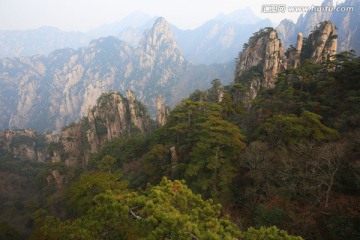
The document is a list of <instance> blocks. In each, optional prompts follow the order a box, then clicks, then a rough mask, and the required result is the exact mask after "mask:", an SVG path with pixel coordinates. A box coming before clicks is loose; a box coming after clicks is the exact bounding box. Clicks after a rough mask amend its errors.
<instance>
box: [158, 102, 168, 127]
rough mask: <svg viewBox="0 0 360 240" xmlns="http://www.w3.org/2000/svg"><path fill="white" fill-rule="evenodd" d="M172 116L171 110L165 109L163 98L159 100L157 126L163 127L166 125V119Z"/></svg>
mask: <svg viewBox="0 0 360 240" xmlns="http://www.w3.org/2000/svg"><path fill="white" fill-rule="evenodd" d="M169 114H170V109H169V108H168V107H165V105H164V102H163V98H162V96H158V99H157V125H158V127H162V126H164V125H165V123H166V119H167V117H168V116H169Z"/></svg>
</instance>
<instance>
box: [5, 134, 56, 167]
mask: <svg viewBox="0 0 360 240" xmlns="http://www.w3.org/2000/svg"><path fill="white" fill-rule="evenodd" d="M51 141H57V136H56V134H55V133H44V134H39V133H37V132H36V131H34V130H32V129H26V130H5V131H3V132H0V150H1V151H4V152H7V153H9V154H11V156H12V157H14V158H15V159H20V160H30V161H34V162H45V161H46V159H47V158H48V153H47V148H48V144H49V143H50V142H51Z"/></svg>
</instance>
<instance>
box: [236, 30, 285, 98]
mask: <svg viewBox="0 0 360 240" xmlns="http://www.w3.org/2000/svg"><path fill="white" fill-rule="evenodd" d="M244 47H245V48H244V50H243V51H242V52H241V53H240V55H239V58H238V61H237V65H236V69H235V82H236V83H243V84H246V85H247V87H248V89H249V91H248V95H247V96H244V97H245V99H244V100H245V101H246V102H247V101H249V100H250V101H251V100H252V99H254V98H255V97H256V95H257V92H258V90H259V89H260V88H261V87H264V88H272V87H273V86H274V81H275V79H276V77H277V74H278V72H279V71H280V70H281V69H283V68H285V64H286V61H284V60H285V55H284V49H283V47H282V44H281V42H280V40H279V38H278V37H277V33H276V31H275V30H274V29H272V28H265V29H263V30H260V31H259V32H257V33H255V34H254V36H253V37H251V38H250V40H249V43H248V44H246V45H245V46H244ZM249 79H251V80H250V81H249ZM246 99H247V100H246Z"/></svg>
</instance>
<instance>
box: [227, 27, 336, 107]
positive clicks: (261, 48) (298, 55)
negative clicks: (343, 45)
mask: <svg viewBox="0 0 360 240" xmlns="http://www.w3.org/2000/svg"><path fill="white" fill-rule="evenodd" d="M336 47H337V33H336V28H335V26H334V24H333V23H331V22H329V21H325V22H322V23H321V24H320V25H319V27H317V28H315V29H314V31H313V32H312V33H311V34H310V35H309V36H308V38H306V39H305V40H304V38H303V34H302V33H299V34H298V37H297V41H296V45H295V47H290V48H289V49H288V50H287V52H284V48H283V45H282V43H281V40H280V39H279V38H278V35H277V32H276V31H275V30H274V29H272V28H265V29H262V30H260V31H259V32H257V33H255V34H254V36H253V37H251V38H250V39H249V42H248V43H247V44H245V45H244V49H243V51H242V52H241V53H240V54H239V58H238V60H237V65H236V70H235V78H234V83H235V84H237V83H240V84H243V85H244V87H245V89H246V90H245V92H244V93H243V94H242V96H240V99H242V101H244V102H245V103H246V105H247V106H249V104H250V103H251V101H252V100H253V99H254V98H255V97H256V95H257V92H258V91H259V90H260V88H272V87H274V83H275V79H276V77H277V76H278V74H279V72H281V71H283V70H285V69H287V68H289V67H292V68H296V67H298V66H299V65H300V64H301V62H302V61H303V60H304V59H311V60H312V61H314V62H315V63H319V62H323V61H326V60H331V58H332V56H333V55H334V54H335V53H336Z"/></svg>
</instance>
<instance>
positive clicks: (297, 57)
mask: <svg viewBox="0 0 360 240" xmlns="http://www.w3.org/2000/svg"><path fill="white" fill-rule="evenodd" d="M303 40H304V39H303V34H302V33H301V32H300V33H299V34H298V37H297V41H296V46H295V47H291V48H289V49H288V52H287V57H288V60H287V66H288V67H292V68H297V67H299V66H300V62H301V50H302V47H303Z"/></svg>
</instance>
